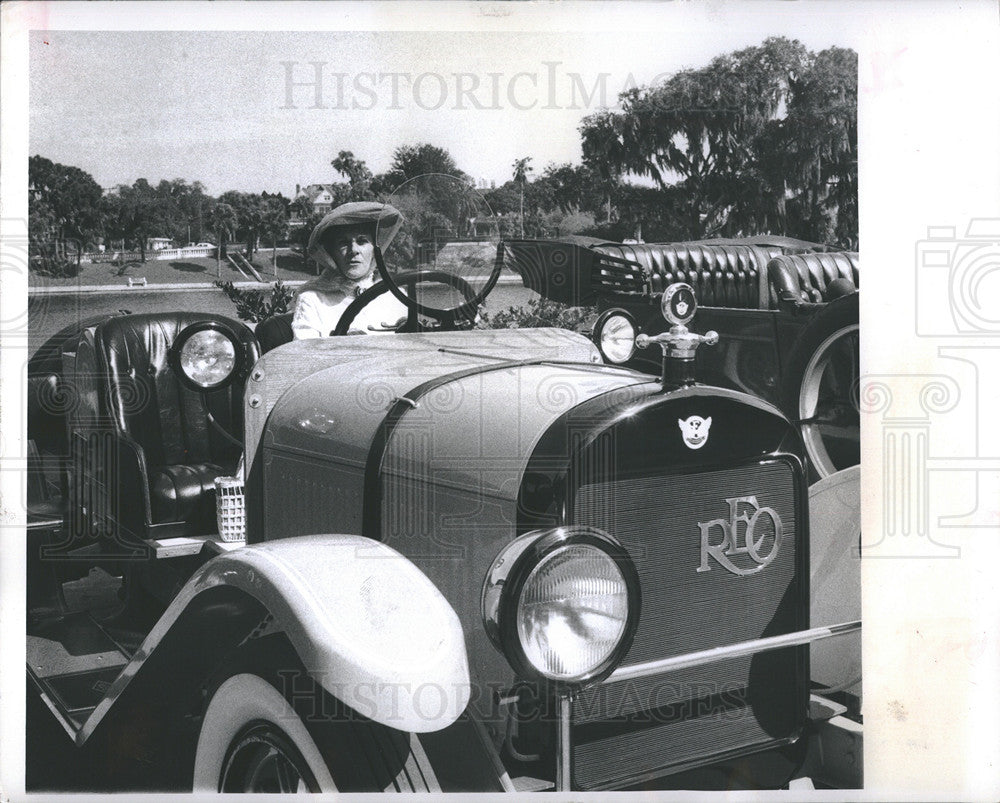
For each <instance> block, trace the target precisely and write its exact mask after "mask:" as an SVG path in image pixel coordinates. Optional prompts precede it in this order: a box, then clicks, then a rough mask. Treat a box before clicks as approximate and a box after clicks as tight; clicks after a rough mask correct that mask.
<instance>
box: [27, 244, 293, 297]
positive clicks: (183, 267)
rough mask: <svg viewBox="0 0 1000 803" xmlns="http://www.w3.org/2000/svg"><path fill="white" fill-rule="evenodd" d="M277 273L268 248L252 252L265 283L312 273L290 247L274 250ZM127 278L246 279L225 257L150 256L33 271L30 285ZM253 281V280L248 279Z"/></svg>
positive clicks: (117, 282) (109, 282) (114, 283)
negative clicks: (65, 271) (57, 272)
mask: <svg viewBox="0 0 1000 803" xmlns="http://www.w3.org/2000/svg"><path fill="white" fill-rule="evenodd" d="M276 262H277V275H275V264H274V262H272V256H271V249H270V248H266V249H264V250H263V251H260V252H258V253H257V254H255V255H254V259H253V264H254V267H256V268H257V271H258V272H259V273H260V275H261V276H262V277H263V278H264V281H266V282H273V281H275V280H276V279H280V280H281V281H284V282H288V281H301V280H305V279H309V278H310V277H311V276H312V275H313V273H312V272H311V271H310V272H307V271H306V268H305V265H303V260H302V257H301V256H300V255H298V254H295V253H292V252H291V251H289V249H287V248H285V249H282V248H279V249H278V253H277V259H276ZM129 277H131V278H132V279H137V278H140V277H144V278H145V279H146V284H190V283H195V282H214V281H217V280H220V279H221V280H222V281H229V282H245V281H247V280H248V279H247V277H246V276H244V275H243V274H242V273H240V272H239V271H237V270H236V268H234V267H233V266H232V264H230V263H229V262H227V261H226V260H223V261H222V262H221V264H218V265H217V263H216V260H215V258H214V257H199V258H187V259H178V260H166V259H164V260H156V259H149V260H147V261H146V262H145V263H144V264H143V263H134V264H131V265H129V266H128V267H127V268H123V267H122V266H120V265H112V264H110V263H108V262H84V263H83V264H81V265H80V272H79V274H78V275H76V276H73V277H69V278H54V277H51V276H43V275H40V274H37V273H35V272H32V273H31V274H30V275H29V281H28V284H29V287H32V288H34V287H67V288H69V287H83V286H88V285H105V286H108V287H120V286H123V285H127V284H128V280H129ZM251 281H252V279H251Z"/></svg>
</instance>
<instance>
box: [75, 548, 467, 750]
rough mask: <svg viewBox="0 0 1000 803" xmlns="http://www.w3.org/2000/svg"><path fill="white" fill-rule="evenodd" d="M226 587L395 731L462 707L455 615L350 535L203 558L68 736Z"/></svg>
mask: <svg viewBox="0 0 1000 803" xmlns="http://www.w3.org/2000/svg"><path fill="white" fill-rule="evenodd" d="M220 586H227V587H229V588H232V589H236V590H238V591H242V592H244V593H245V594H247V595H249V596H250V597H253V598H254V599H256V600H257V601H258V602H259V603H260V604H261V605H262V607H263V608H264V609H265V610H266V611H267V612H268V614H269V616H270V619H271V621H269V622H268V624H267V629H268V630H269V631H276V632H277V631H283V632H284V633H285V634H286V635H287V636H288V639H289V641H290V642H291V644H292V646H293V647H294V648H295V650H296V651H297V653H298V655H299V657H300V659H301V661H302V663H303V664H304V666H305V668H306V670H307V671H308V672H309V673H310V675H312V676H313V677H314V678H315V680H316V681H317V682H318V683H319V684H320V685H321V686H323V688H324V689H326V690H327V691H328V692H329V693H330V694H332V695H333V696H335V697H337V698H339V699H340V700H342V701H343V702H344V703H346V704H347V705H349V706H350V707H351V708H353V709H355V710H356V711H358V712H359V713H361V714H363V715H364V716H367V717H368V718H370V719H372V720H374V721H376V722H378V723H380V724H383V725H387V726H389V727H392V728H395V729H397V730H402V731H412V732H417V733H421V732H427V731H436V730H440V729H442V728H445V727H447V726H448V725H450V724H451V723H452V722H454V721H455V720H456V719H457V718H458V716H459V715H460V714H461V713H462V711H463V710H464V709H465V707H466V705H467V704H468V702H469V668H468V660H467V657H466V653H465V639H464V635H463V633H462V627H461V624H460V623H459V620H458V617H457V616H456V614H455V612H454V610H453V609H452V607H451V605H450V604H449V603H448V601H447V600H446V599H445V598H444V596H442V594H441V592H440V591H438V589H437V587H436V586H435V585H434V584H433V583H432V582H431V581H430V580H429V579H428V578H427V577H426V576H425V575H424V574H423V572H421V571H420V569H418V568H417V567H416V566H415V565H414V564H413V563H411V562H410V561H409V560H408V559H407V558H405V557H403V556H402V555H400V554H399V553H398V552H396V551H395V550H394V549H391V548H390V547H388V546H386V545H385V544H382V543H379V542H377V541H372V540H370V539H367V538H362V537H361V536H355V535H310V536H300V537H296V538H286V539H281V540H278V541H272V542H267V543H263V544H259V545H254V546H248V547H244V548H242V549H238V550H234V551H233V552H229V553H226V554H225V555H221V556H219V557H217V558H214V559H213V560H210V561H208V562H207V563H206V564H205V565H204V566H202V567H201V568H200V569H199V570H198V571H197V572H195V574H194V575H193V576H192V577H191V579H190V580H189V581H188V582H187V583H186V584H185V586H184V588H183V589H182V590H181V591H180V593H179V594H178V595H177V597H176V598H175V599H174V600H173V602H172V603H171V604H170V606H169V607H168V609H167V611H166V612H165V613H164V615H163V617H161V619H160V620H159V621H158V622H157V623H156V625H155V627H154V628H153V630H152V631H151V632H150V634H149V636H147V638H146V640H145V641H144V642H143V644H142V646H141V647H140V648H139V650H138V651H137V652H136V654H135V655H134V656H133V658H132V660H131V661H130V662H129V664H128V665H127V666H126V667H125V669H124V670H123V671H122V674H121V675H120V676H119V677H118V678H117V680H116V681H115V682H114V683H113V684H112V686H111V688H110V689H109V691H108V694H107V696H106V697H105V698H104V700H103V701H102V702H101V704H100V705H99V706H98V707H97V709H95V711H94V713H93V714H92V715H91V717H90V718H89V719H88V721H87V722H86V723H85V725H84V727H83V729H82V730H81V732H80V734H79V735H78V741H79V742H82V741H84V740H85V739H86V738H87V736H88V735H89V734H90V733H92V732H93V730H94V728H96V727H97V725H98V723H99V722H100V720H101V719H102V718H103V716H104V714H105V713H106V712H107V711H108V710H109V709H110V708H111V706H112V705H113V704H114V702H115V700H116V699H118V697H120V696H121V694H122V693H123V692H124V690H125V689H126V687H127V686H128V684H129V682H130V681H131V679H132V678H134V677H135V676H136V674H137V673H138V672H139V671H140V670H141V668H142V666H143V664H144V663H145V662H146V661H147V659H148V658H149V657H150V656H151V655H152V654H153V653H154V651H155V650H156V649H157V648H158V647H159V646H160V644H161V642H163V641H164V638H165V636H166V635H167V634H168V633H169V632H170V630H171V628H172V627H173V626H174V624H175V623H177V622H178V621H179V620H180V619H181V618H182V615H183V614H184V612H185V611H186V610H187V609H188V608H189V607H190V608H192V609H196V608H197V605H196V604H195V603H196V601H197V599H198V597H199V596H200V595H202V594H204V593H205V592H206V591H208V590H209V589H213V588H218V587H220Z"/></svg>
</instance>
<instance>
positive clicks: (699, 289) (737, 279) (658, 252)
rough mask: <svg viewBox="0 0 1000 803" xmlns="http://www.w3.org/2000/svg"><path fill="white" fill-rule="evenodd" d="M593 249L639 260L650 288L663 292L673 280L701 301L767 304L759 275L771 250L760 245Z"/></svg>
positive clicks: (728, 304)
mask: <svg viewBox="0 0 1000 803" xmlns="http://www.w3.org/2000/svg"><path fill="white" fill-rule="evenodd" d="M592 250H594V251H597V252H599V253H604V254H608V255H610V256H614V257H620V258H623V259H628V260H631V261H634V262H638V263H639V264H640V265H642V266H643V268H644V269H645V270H646V271H647V272H648V274H649V276H650V283H651V285H652V290H653V292H654V293H662V292H663V290H664V289H665V288H666V287H667V286H668V285H670V284H671V283H673V282H687V283H688V284H690V285H691V286H692V287H693V288H694V291H695V295H696V296H697V298H698V303H699V304H700V305H702V306H705V307H734V308H740V309H761V308H763V309H767V308H769V306H770V299H769V298H768V296H767V292H766V287H765V286H764V284H765V283H764V282H763V281H762V279H761V276H762V270H763V268H764V266H765V265H766V264H767V260H768V259H769V258H770V256H771V255H772V252H771V251H770V250H768V249H766V248H765V247H762V246H756V245H737V244H721V245H720V244H713V243H643V244H637V245H626V244H622V245H618V244H614V245H612V244H604V245H599V246H594V247H593V248H592ZM762 291H763V292H762ZM762 298H763V304H762V303H761V302H762Z"/></svg>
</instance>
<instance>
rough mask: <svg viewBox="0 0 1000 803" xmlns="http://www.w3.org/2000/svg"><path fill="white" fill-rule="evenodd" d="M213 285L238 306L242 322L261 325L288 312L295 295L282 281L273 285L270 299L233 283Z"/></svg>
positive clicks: (258, 292)
mask: <svg viewBox="0 0 1000 803" xmlns="http://www.w3.org/2000/svg"><path fill="white" fill-rule="evenodd" d="M213 284H214V285H215V286H216V287H218V288H220V289H221V290H222V292H224V293H225V294H226V295H227V296H228V297H229V300H230V301H232V302H233V303H234V304H235V305H236V314H237V315H238V316H239V318H240V320H241V321H251V322H252V323H260V322H261V321H266V320H267V319H268V318H271V317H273V316H274V315H281V314H282V313H284V312H288V304H289V302H291V300H292V297H293V295H294V294H293V293H292V291H291V290H289V289H288V288H287V287H285V285H283V284H282V283H281V282H280V281H279V282H275V283H274V284H273V285H271V293H270V298H267V297H266V296H265V294H264V291H263V290H257V289H243V288H240V287H236V286H234V285H233V283H232V282H213Z"/></svg>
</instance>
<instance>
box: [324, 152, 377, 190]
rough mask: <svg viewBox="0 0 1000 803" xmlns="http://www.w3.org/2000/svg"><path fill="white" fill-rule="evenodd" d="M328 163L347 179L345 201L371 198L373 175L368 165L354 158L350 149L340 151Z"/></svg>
mask: <svg viewBox="0 0 1000 803" xmlns="http://www.w3.org/2000/svg"><path fill="white" fill-rule="evenodd" d="M330 164H331V165H332V166H333V169H334V170H336V171H337V172H338V173H340V175H342V176H343V177H344V178H346V179H347V192H346V197H345V198H344V200H343V201H340V203H345V202H346V201H367V200H370V199H371V198H372V193H371V184H372V179H373V178H374V176H373V175H372V171H371V170H369V169H368V165H366V164H365V163H364V161H362V160H361V159H357V158H355V156H354V154H353V153H352V152H351V151H341V152H340V153H338V154H337V158H336V159H334V160H333V161H332V162H330Z"/></svg>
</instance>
